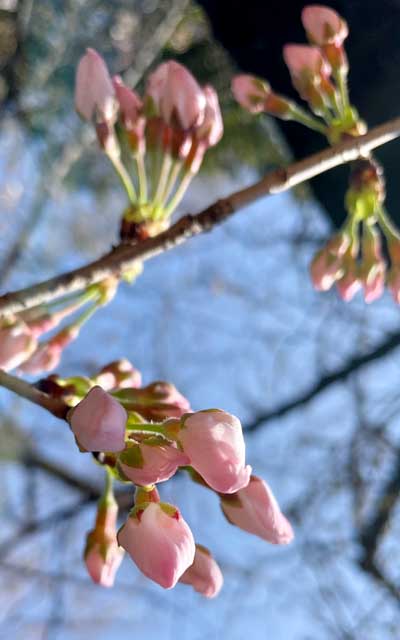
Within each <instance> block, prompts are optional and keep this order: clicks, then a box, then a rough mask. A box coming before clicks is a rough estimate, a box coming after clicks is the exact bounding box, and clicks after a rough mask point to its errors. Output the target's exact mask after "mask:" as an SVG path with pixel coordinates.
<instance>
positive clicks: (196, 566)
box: [179, 544, 224, 598]
mask: <svg viewBox="0 0 400 640" xmlns="http://www.w3.org/2000/svg"><path fill="white" fill-rule="evenodd" d="M179 582H182V583H183V584H188V585H191V586H192V587H193V588H194V590H195V591H197V593H201V595H203V596H205V597H206V598H215V597H216V596H217V595H218V594H219V592H220V591H221V588H222V585H223V582H224V578H223V576H222V573H221V569H220V568H219V566H218V564H217V563H216V562H215V560H214V558H213V557H212V555H211V553H210V552H209V550H208V549H206V547H203V546H202V545H200V544H196V553H195V556H194V562H193V564H192V565H191V566H190V567H189V569H186V571H185V573H184V574H183V575H182V576H181V578H180V580H179Z"/></svg>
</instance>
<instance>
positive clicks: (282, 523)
mask: <svg viewBox="0 0 400 640" xmlns="http://www.w3.org/2000/svg"><path fill="white" fill-rule="evenodd" d="M221 507H222V511H223V512H224V514H225V516H226V518H227V519H228V520H229V522H230V523H231V524H234V525H236V526H237V527H239V528H240V529H243V531H248V532H249V533H253V534H254V535H255V536H258V537H259V538H262V539H263V540H266V541H267V542H271V543H272V544H288V543H289V542H291V541H292V540H293V530H292V527H291V525H290V523H289V522H288V520H287V519H286V518H285V516H284V515H283V514H282V512H281V510H280V509H279V505H278V503H277V501H276V499H275V498H274V496H273V494H272V491H271V489H270V488H269V486H268V485H267V483H266V482H264V480H262V479H261V478H257V476H251V478H250V482H249V484H248V485H247V487H245V488H244V489H241V490H240V491H238V492H237V493H235V495H230V496H221Z"/></svg>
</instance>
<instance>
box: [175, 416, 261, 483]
mask: <svg viewBox="0 0 400 640" xmlns="http://www.w3.org/2000/svg"><path fill="white" fill-rule="evenodd" d="M178 440H179V442H180V444H181V446H182V449H183V451H184V453H186V454H187V455H188V456H189V458H190V460H191V465H192V467H194V469H195V470H196V471H197V472H198V473H199V474H200V475H201V476H202V477H203V478H204V480H205V481H206V482H207V484H208V485H209V486H210V487H211V488H212V489H214V490H215V491H219V492H221V493H233V492H235V491H238V490H239V489H242V488H243V487H245V486H246V485H247V484H248V482H249V478H250V473H251V467H249V466H245V444H244V438H243V432H242V425H241V424H240V421H239V420H238V418H236V417H235V416H233V415H231V414H229V413H225V411H220V410H219V409H209V410H207V411H197V412H196V413H191V414H188V415H186V416H184V417H183V419H182V420H181V429H180V431H179V434H178Z"/></svg>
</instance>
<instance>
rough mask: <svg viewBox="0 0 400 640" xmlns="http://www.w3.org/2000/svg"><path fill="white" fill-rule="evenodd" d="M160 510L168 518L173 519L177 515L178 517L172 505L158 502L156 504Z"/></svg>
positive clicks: (177, 511) (177, 512)
mask: <svg viewBox="0 0 400 640" xmlns="http://www.w3.org/2000/svg"><path fill="white" fill-rule="evenodd" d="M158 505H159V507H160V509H162V511H164V513H166V514H167V516H170V518H175V517H176V516H177V515H178V516H179V510H178V509H177V508H176V507H174V505H173V504H169V503H168V502H159V503H158Z"/></svg>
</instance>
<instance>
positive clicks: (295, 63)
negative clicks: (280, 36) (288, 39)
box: [283, 44, 331, 80]
mask: <svg viewBox="0 0 400 640" xmlns="http://www.w3.org/2000/svg"><path fill="white" fill-rule="evenodd" d="M283 57H284V60H285V62H286V65H287V67H288V69H289V71H290V75H291V76H292V78H293V79H295V80H301V79H302V76H304V75H306V76H309V77H317V78H318V77H320V76H326V77H328V76H329V74H330V72H331V69H330V66H329V64H328V63H327V62H326V60H324V58H323V56H322V54H321V51H320V50H319V49H318V48H317V47H310V46H309V45H302V44H287V45H285V47H284V49H283Z"/></svg>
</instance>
